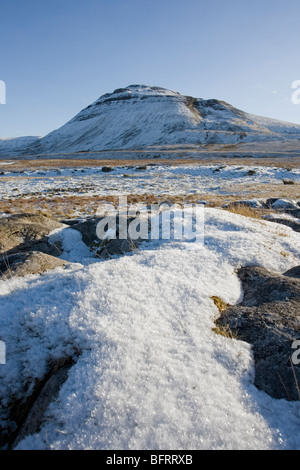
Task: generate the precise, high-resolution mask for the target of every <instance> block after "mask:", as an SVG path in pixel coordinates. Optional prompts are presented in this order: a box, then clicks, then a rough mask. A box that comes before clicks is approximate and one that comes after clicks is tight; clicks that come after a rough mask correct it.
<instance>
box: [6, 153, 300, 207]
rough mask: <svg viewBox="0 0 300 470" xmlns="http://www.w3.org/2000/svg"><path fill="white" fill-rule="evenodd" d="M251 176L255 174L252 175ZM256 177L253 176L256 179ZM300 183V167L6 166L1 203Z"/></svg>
mask: <svg viewBox="0 0 300 470" xmlns="http://www.w3.org/2000/svg"><path fill="white" fill-rule="evenodd" d="M249 171H250V172H252V174H249ZM253 172H254V174H253ZM284 178H286V179H290V180H293V181H294V182H295V183H299V182H300V169H299V168H292V169H290V168H288V163H287V167H286V168H279V167H276V166H274V167H271V166H270V167H267V166H253V165H243V163H242V162H241V165H216V164H211V165H209V164H206V165H201V164H193V165H180V166H175V165H172V166H167V165H162V164H160V165H155V164H152V165H148V166H147V168H146V169H142V170H140V169H137V167H136V166H129V167H126V166H125V167H124V166H119V167H114V168H113V170H112V171H111V172H109V173H106V172H103V171H102V169H101V167H96V168H95V167H88V166H87V167H83V168H60V169H58V168H57V169H45V170H43V171H39V170H29V169H27V170H23V171H22V172H18V171H16V170H13V171H12V170H11V169H10V168H9V165H6V166H5V169H4V171H2V172H1V175H0V199H3V200H5V199H8V198H14V197H20V196H22V197H25V198H26V197H31V196H32V195H43V196H47V195H48V196H49V197H52V196H53V194H55V195H59V194H61V195H63V196H66V195H68V194H70V195H73V194H74V193H75V194H76V195H78V196H80V195H99V196H106V195H124V194H147V193H148V194H154V195H168V194H169V195H174V194H176V195H181V194H183V195H188V194H199V195H201V194H203V193H212V194H233V193H234V191H233V185H237V188H236V193H237V194H242V193H243V191H244V192H247V190H248V188H249V185H252V186H253V185H256V186H260V187H261V188H263V186H264V185H267V184H275V185H278V186H280V185H281V186H282V180H283V179H284Z"/></svg>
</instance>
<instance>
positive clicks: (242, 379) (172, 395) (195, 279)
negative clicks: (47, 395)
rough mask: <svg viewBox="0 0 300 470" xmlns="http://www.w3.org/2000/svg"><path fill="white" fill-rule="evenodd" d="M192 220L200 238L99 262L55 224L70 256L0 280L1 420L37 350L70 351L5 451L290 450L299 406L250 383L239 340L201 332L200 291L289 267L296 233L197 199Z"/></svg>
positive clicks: (33, 369) (210, 317)
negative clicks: (249, 268) (60, 373)
mask: <svg viewBox="0 0 300 470" xmlns="http://www.w3.org/2000/svg"><path fill="white" fill-rule="evenodd" d="M195 171H197V170H195ZM174 172H175V173H174V174H176V169H174ZM196 176H197V175H195V177H196ZM265 177H267V176H265ZM116 179H117V178H116ZM199 210H200V209H199ZM204 227H205V230H204V235H205V238H204V244H203V243H202V242H201V241H198V242H197V241H195V242H191V241H184V240H182V241H176V240H173V241H151V242H145V243H144V244H143V245H142V247H141V248H140V249H139V251H138V252H136V253H133V254H131V255H128V256H125V257H123V258H119V259H117V258H116V259H112V260H109V261H98V262H96V260H93V259H92V258H91V257H90V256H89V255H88V253H87V250H86V247H85V246H84V245H83V243H82V242H81V240H80V237H78V233H77V232H76V234H75V232H74V231H73V229H71V228H66V229H64V230H63V231H61V232H60V236H61V237H62V240H63V242H64V246H65V247H66V248H67V249H68V253H67V254H66V256H67V257H68V259H70V260H71V261H73V262H75V263H77V264H73V265H72V266H71V267H70V268H69V269H68V270H67V271H64V270H62V269H57V270H56V271H54V272H49V273H47V274H45V275H43V276H28V277H27V278H23V279H14V280H9V281H2V282H0V295H1V316H0V327H1V338H2V340H4V341H5V342H6V345H7V364H6V365H1V366H0V375H1V380H0V395H1V397H2V398H1V400H2V407H3V408H2V412H1V413H2V414H1V416H2V417H3V416H4V413H3V410H4V409H5V407H6V406H7V404H8V402H9V399H10V397H11V396H12V395H13V394H16V395H18V393H20V391H21V390H22V387H23V386H24V384H25V383H27V381H28V380H30V381H32V379H33V378H40V377H42V376H43V374H44V373H45V368H46V363H47V361H48V360H49V358H59V357H62V356H65V355H68V354H70V353H72V351H74V348H77V349H80V350H81V351H82V353H81V355H80V357H79V359H78V361H77V363H76V364H75V365H74V366H73V367H72V368H71V370H70V373H69V377H68V379H67V381H66V382H65V383H64V385H63V387H62V388H61V391H60V394H59V397H58V399H57V400H56V401H55V402H54V403H52V404H51V405H50V408H49V409H48V412H47V419H46V421H45V424H44V425H43V427H42V429H41V430H40V432H39V433H37V434H35V435H33V436H28V437H27V438H25V439H24V440H23V441H21V442H20V443H19V445H18V446H17V448H18V449H49V448H50V449H114V450H116V449H152V450H153V449H155V450H156V449H169V450H172V449H174V450H176V449H299V448H300V414H299V413H300V410H299V403H291V402H287V401H285V400H275V399H272V398H270V397H269V396H268V395H266V394H265V393H263V392H261V391H258V390H257V389H256V388H255V386H254V385H253V377H254V375H253V374H254V368H253V360H252V354H251V348H250V346H249V345H248V344H246V343H243V342H240V341H238V340H235V339H229V338H224V337H222V336H220V335H216V334H215V333H214V332H213V331H212V328H213V327H214V319H215V318H216V317H217V316H218V315H219V313H218V310H217V308H216V306H215V305H214V303H213V301H212V299H211V297H212V296H219V297H220V298H222V299H223V301H224V302H228V303H231V304H234V303H237V302H239V301H240V300H241V299H242V295H243V292H242V290H241V285H240V282H239V280H238V278H237V276H236V274H235V269H236V268H237V267H239V266H245V265H249V264H250V265H260V266H264V267H266V268H267V269H271V270H274V271H277V272H284V271H286V270H287V269H289V268H291V267H293V266H296V265H299V264H300V263H299V253H300V240H299V234H297V233H295V232H293V231H292V230H291V229H290V228H288V227H283V226H278V225H277V224H274V223H271V222H267V221H262V220H253V219H249V218H245V217H242V216H240V215H236V214H231V213H228V212H225V211H222V210H218V209H205V225H204ZM279 228H280V233H281V235H279V233H278V230H279ZM283 232H284V234H283ZM54 236H56V237H57V236H58V233H56V234H54ZM63 256H64V255H63Z"/></svg>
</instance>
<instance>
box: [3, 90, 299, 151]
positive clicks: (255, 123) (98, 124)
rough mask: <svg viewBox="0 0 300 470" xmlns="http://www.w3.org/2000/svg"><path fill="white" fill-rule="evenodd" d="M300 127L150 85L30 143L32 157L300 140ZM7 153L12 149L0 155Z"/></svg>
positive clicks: (112, 96)
mask: <svg viewBox="0 0 300 470" xmlns="http://www.w3.org/2000/svg"><path fill="white" fill-rule="evenodd" d="M299 138H300V126H299V125H297V124H293V123H286V122H283V121H276V120H274V119H268V118H264V117H260V116H255V115H252V114H248V113H245V112H243V111H241V110H239V109H237V108H235V107H234V106H231V105H230V104H228V103H226V102H224V101H221V100H216V99H207V100H206V99H201V98H193V97H191V96H185V95H181V94H180V93H177V92H174V91H171V90H167V89H165V88H161V87H156V86H147V85H130V86H128V87H126V88H119V89H117V90H115V91H114V92H112V93H106V94H105V95H103V96H101V97H100V98H99V99H97V100H96V101H94V102H93V103H92V104H90V105H89V106H87V107H86V108H84V109H83V110H81V111H80V112H79V113H78V114H77V115H76V116H75V117H74V118H72V119H71V120H70V121H68V122H67V123H66V124H64V125H63V126H61V127H60V128H59V129H55V130H54V131H52V132H50V133H49V134H47V135H46V136H44V137H42V138H41V139H37V140H36V141H32V142H27V143H26V142H24V148H23V150H24V152H27V154H29V155H30V154H51V153H52V154H55V153H66V154H67V153H72V152H80V151H85V152H93V151H101V150H120V149H141V148H146V147H147V148H151V147H153V146H164V147H166V148H167V147H169V148H170V147H172V146H174V145H178V146H182V147H184V146H190V147H194V148H195V149H196V150H197V149H201V148H202V147H203V146H206V145H210V144H213V145H236V144H240V143H251V142H252V143H259V142H263V143H266V142H272V141H275V142H280V141H289V142H292V141H295V140H299ZM1 154H5V155H6V154H7V149H6V148H4V149H2V150H1V145H0V155H1Z"/></svg>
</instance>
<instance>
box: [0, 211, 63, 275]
mask: <svg viewBox="0 0 300 470" xmlns="http://www.w3.org/2000/svg"><path fill="white" fill-rule="evenodd" d="M62 227H65V225H64V224H61V223H59V222H56V221H55V220H52V219H51V218H50V217H46V216H44V215H39V214H16V215H12V216H11V217H5V218H2V219H0V279H1V280H5V279H10V278H12V277H15V276H17V277H20V276H25V275H27V274H41V273H43V272H45V271H48V270H50V269H54V268H56V267H59V266H66V265H67V264H68V263H67V261H63V260H61V259H59V258H58V256H60V255H61V254H62V246H61V243H60V242H55V243H52V242H51V240H50V238H49V234H50V232H52V230H54V229H57V228H62Z"/></svg>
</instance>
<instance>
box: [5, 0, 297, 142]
mask: <svg viewBox="0 0 300 470" xmlns="http://www.w3.org/2000/svg"><path fill="white" fill-rule="evenodd" d="M299 18H300V2H299V0H285V1H284V2H282V1H279V0H139V1H138V0H1V1H0V48H1V49H0V50H1V55H0V80H3V81H5V83H6V87H7V104H5V105H0V136H1V137H11V136H21V135H45V134H47V133H48V132H50V131H52V130H54V129H56V128H58V127H60V126H61V125H62V124H64V123H65V122H66V121H68V120H69V119H71V118H72V117H73V116H74V115H75V114H77V113H78V112H79V111H80V110H81V109H82V108H84V107H85V106H87V105H89V104H90V103H91V102H93V101H94V100H96V99H97V98H98V97H99V96H101V95H102V94H104V93H107V92H111V91H113V90H114V89H115V88H120V87H124V86H128V85H130V84H134V83H141V84H146V85H157V86H162V87H165V88H169V89H171V90H174V91H178V92H180V93H183V94H186V95H192V96H195V97H198V98H205V99H207V98H218V99H222V100H225V101H228V102H229V103H231V104H232V105H234V106H236V107H238V108H240V109H243V110H244V111H247V112H250V113H254V114H258V115H262V116H268V117H273V118H277V119H282V120H286V121H291V122H296V123H300V105H295V104H292V102H291V94H292V89H291V84H292V82H293V81H294V80H300V67H299V62H300V61H299V57H300V26H299V21H300V19H299Z"/></svg>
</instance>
